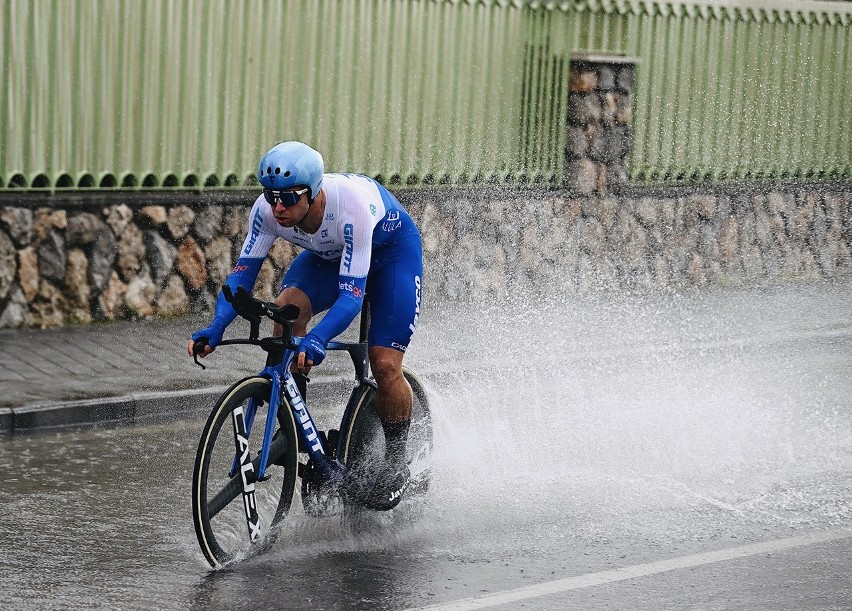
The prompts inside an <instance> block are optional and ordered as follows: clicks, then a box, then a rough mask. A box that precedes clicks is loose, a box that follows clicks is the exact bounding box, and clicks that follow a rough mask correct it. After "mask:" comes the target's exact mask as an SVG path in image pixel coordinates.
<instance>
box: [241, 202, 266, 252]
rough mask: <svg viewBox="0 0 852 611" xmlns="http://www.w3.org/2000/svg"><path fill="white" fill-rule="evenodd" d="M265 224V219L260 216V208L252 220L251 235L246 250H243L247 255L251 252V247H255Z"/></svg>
mask: <svg viewBox="0 0 852 611" xmlns="http://www.w3.org/2000/svg"><path fill="white" fill-rule="evenodd" d="M262 226H263V219H262V218H260V210H259V209H258V211H257V212H255V213H254V218H253V219H252V221H251V235H250V236H249V241H248V244H246V247H245V250H243V254H244V255H247V254H249V253H250V252H251V249H252V248H254V243H255V242H257V238H258V236H260V228H261V227H262Z"/></svg>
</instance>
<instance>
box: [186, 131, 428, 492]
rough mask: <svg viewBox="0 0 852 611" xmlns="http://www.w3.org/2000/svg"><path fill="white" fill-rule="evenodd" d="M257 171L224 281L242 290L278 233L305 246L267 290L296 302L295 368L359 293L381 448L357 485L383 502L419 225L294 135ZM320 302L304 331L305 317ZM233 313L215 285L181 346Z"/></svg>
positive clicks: (390, 475) (391, 466) (398, 464)
mask: <svg viewBox="0 0 852 611" xmlns="http://www.w3.org/2000/svg"><path fill="white" fill-rule="evenodd" d="M257 177H258V180H259V181H260V183H261V185H262V186H263V193H262V194H261V195H260V196H258V198H257V200H256V201H255V202H254V206H253V207H252V209H251V213H250V215H249V230H248V234H247V235H246V238H245V241H244V242H243V246H242V249H241V251H240V257H239V259H238V260H237V263H236V266H235V267H234V270H233V271H232V272H231V274H230V275H229V276H228V278H227V280H226V284H227V285H228V286H230V287H231V290H232V291H236V289H237V287H239V286H242V287H244V288H245V289H246V290H248V291H251V289H252V287H253V286H254V283H255V280H256V279H257V275H258V272H259V271H260V267H261V265H262V263H263V261H264V259H265V258H266V255H267V253H268V252H269V249H270V248H271V246H272V243H273V242H274V241H275V240H276V239H277V238H283V239H285V240H287V241H288V242H292V243H293V244H296V245H297V246H301V247H302V248H304V251H302V252H301V253H300V254H299V255H298V256H297V257H296V258H295V259H294V260H293V263H292V264H291V265H290V268H289V269H288V270H287V272H286V273H285V275H284V279H283V281H282V283H281V292H280V294H279V296H278V298H277V299H276V300H275V301H276V303H277V304H278V305H285V304H295V305H297V306H298V307H299V311H300V315H299V318H298V320H297V321H296V322H295V324H294V329H293V332H294V334H295V335H301V336H304V339H303V340H302V342H301V344H300V346H299V350H298V354H297V357H296V360H295V361H294V367H295V371H294V374H295V375H296V376H297V377H300V376H302V375H307V374H308V373H309V372H310V369H311V367H312V366H314V365H319V364H320V363H321V362H322V360H323V359H324V358H325V347H326V345H327V344H328V342H329V341H330V340H331V339H332V338H334V337H335V336H337V335H338V334H340V333H342V332H343V331H344V330H345V329H346V328H347V327H348V326H349V325H350V323H351V322H352V321H353V320H354V319H355V317H356V316H357V315H358V313H359V312H360V311H361V306H362V303H363V300H364V298H365V297H364V296H365V293H366V295H367V297H366V298H367V299H368V300H369V302H370V312H371V321H370V329H369V332H368V337H367V342H368V345H369V358H370V366H371V368H372V371H373V375H374V376H375V379H376V384H377V386H378V389H377V392H376V412H377V413H378V415H379V418H380V419H381V422H382V428H383V429H384V433H385V439H386V448H387V449H386V457H385V458H386V460H385V464H384V465H382V466H381V468H380V469H379V470H378V474H377V475H376V476H375V477H371V478H369V482H367V483H366V484H365V482H364V481H360V482H358V485H359V487H360V490H361V492H360V494H361V495H362V496H364V497H366V500H367V502H368V503H369V504H370V505H371V506H373V507H375V508H377V509H391V508H393V507H394V506H396V504H397V503H399V500H400V498H401V497H402V493H403V492H404V490H405V487H406V486H407V484H408V482H409V479H410V474H409V471H408V466H407V464H406V454H405V450H406V445H407V439H408V430H409V426H410V423H411V408H412V400H413V399H412V391H411V387H410V386H409V384H408V382H407V381H406V380H405V378H404V377H403V375H402V359H403V356H404V354H405V350H406V348H408V345H409V343H410V342H411V337H412V335H413V333H414V330H415V327H416V326H417V320H418V318H419V315H420V296H421V278H422V275H423V255H422V248H421V241H420V233H419V232H418V230H417V226H416V225H415V223H414V221H413V220H412V219H411V217H410V216H409V215H408V213H407V212H406V211H405V209H404V208H403V207H402V205H401V204H400V203H399V202H398V201H397V200H396V198H394V196H393V195H391V193H390V192H389V191H388V190H387V189H385V188H384V187H382V186H381V185H380V184H378V183H377V182H375V181H374V180H372V179H370V178H368V177H366V176H361V175H358V174H326V173H325V169H324V163H323V158H322V156H321V155H320V154H319V153H318V152H317V151H315V150H314V149H312V148H311V147H309V146H308V145H306V144H304V143H302V142H282V143H281V144H278V145H276V146H274V147H272V148H271V149H270V150H269V151H268V152H267V153H266V154H265V155H264V156H263V157H262V158H261V160H260V164H259V166H258V170H257ZM326 310H327V312H326V314H325V316H324V317H323V318H322V320H320V321H319V323H318V324H316V325H315V326H314V327H313V328H312V329H311V331H310V332H309V333H308V332H307V325H308V321H309V320H310V319H311V318H312V317H313V315H314V314H318V313H320V312H324V311H326ZM234 318H236V313H235V312H234V309H233V307H232V306H231V305H230V304H229V303H228V302H227V301H226V300H225V298H224V295H223V294H222V293H221V292H220V293H219V297H218V300H217V302H216V309H215V313H214V315H213V320H212V321H211V323H210V325H209V326H207V327H206V328H204V329H201V330H199V331H196V332H195V333H193V334H192V339H191V340H190V341H189V342H188V344H187V349H188V352H189V354H190V356H192V355H193V346H194V343H195V341H197V340H203V341H204V343H205V344H206V345H205V347H204V350H203V351H202V352H200V353H199V356H202V357H204V356H207V355H208V354H209V353H210V352H212V351H213V349H215V348H216V346H217V344H218V343H219V342H220V341H221V340H222V335H223V333H224V331H225V328H226V327H227V326H228V325H229V324H230V323H231V322H232V321H233V320H234ZM279 332H280V331H279ZM302 383H304V379H302ZM356 475H357V474H356Z"/></svg>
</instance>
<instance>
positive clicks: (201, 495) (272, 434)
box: [192, 286, 432, 568]
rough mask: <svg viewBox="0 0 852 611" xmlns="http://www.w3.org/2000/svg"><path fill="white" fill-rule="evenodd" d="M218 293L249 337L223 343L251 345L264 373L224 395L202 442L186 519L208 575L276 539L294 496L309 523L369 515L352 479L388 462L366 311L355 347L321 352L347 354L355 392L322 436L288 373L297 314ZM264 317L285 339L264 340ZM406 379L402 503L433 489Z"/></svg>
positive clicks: (418, 398)
mask: <svg viewBox="0 0 852 611" xmlns="http://www.w3.org/2000/svg"><path fill="white" fill-rule="evenodd" d="M223 292H224V293H225V297H226V299H228V301H229V302H230V303H231V304H232V305H233V306H234V309H235V310H236V312H237V314H238V315H240V316H242V317H243V318H245V319H247V320H248V321H249V323H250V331H249V337H248V338H243V339H229V340H224V341H222V342H220V343H219V346H225V345H231V344H250V345H253V346H258V347H259V348H261V349H262V350H264V351H265V352H266V354H267V356H266V366H265V367H264V369H263V370H262V371H261V372H260V373H258V374H257V375H256V376H251V377H247V378H244V379H242V380H240V381H238V382H236V383H235V384H233V385H232V386H231V387H230V388H228V390H226V391H225V392H224V394H222V396H221V397H220V398H219V400H218V401H217V403H216V405H215V407H214V408H213V410H212V411H211V413H210V416H209V417H208V419H207V422H206V424H205V425H204V429H203V431H202V434H201V439H200V441H199V443H198V451H197V453H196V457H195V468H194V472H193V480H192V517H193V522H194V523H195V533H196V535H197V537H198V543H199V545H200V546H201V551H202V553H203V554H204V557H205V558H206V559H207V561H208V562H209V563H210V565H211V566H212V567H214V568H217V567H220V566H222V565H224V564H227V563H229V562H231V561H233V560H236V559H239V558H242V557H245V556H247V555H249V554H250V553H251V552H252V550H257V549H264V548H265V547H266V546H268V545H269V544H271V543H272V542H274V541H276V539H278V535H279V534H280V533H281V532H283V529H282V528H281V526H282V522H283V521H284V519H285V518H286V517H287V516H288V514H289V513H290V511H291V509H293V508H294V501H295V499H296V497H297V494H298V495H300V496H301V504H302V507H303V510H304V512H305V514H307V515H309V516H318V517H319V516H325V515H329V514H330V513H335V511H336V510H337V509H339V511H337V513H339V514H340V515H342V516H343V517H344V519H348V518H352V517H354V516H357V515H360V514H361V513H362V512H364V511H370V510H371V509H373V508H371V507H370V506H369V501H368V500H366V498H365V497H363V496H362V495H360V494H359V493H358V492H357V491H358V490H362V489H363V486H359V485H357V484H358V481H357V480H358V479H362V480H363V479H365V478H370V477H372V476H373V475H374V472H375V471H376V469H375V468H374V469H371V467H376V468H377V467H379V466H380V465H381V464H382V463H383V461H384V456H385V440H384V432H383V429H382V426H381V422H380V420H379V417H378V415H377V414H376V410H375V395H376V383H375V381H374V380H373V379H371V378H370V372H369V359H368V357H367V343H366V341H365V340H364V338H365V335H366V329H367V321H368V319H369V315H368V312H367V310H368V308H367V307H365V311H362V316H361V332H360V338H359V341H358V342H330V343H329V345H328V347H327V349H328V350H329V351H335V350H340V351H346V352H348V353H349V356H350V357H351V359H352V364H353V366H354V370H355V386H354V388H353V389H352V391H351V393H350V395H349V399H348V401H347V403H346V406H345V408H344V410H343V416H342V418H341V421H340V428H339V429H331V430H329V431H321V430H319V429H318V427H317V425H316V423H315V421H314V419H313V417H312V416H311V414H310V412H309V411H308V405H307V403H306V401H305V398H304V397H303V394H304V393H303V391H301V390H300V389H299V384H297V381H296V379H295V378H294V376H293V374H292V373H291V371H290V366H291V363H292V361H293V359H294V357H295V355H296V350H297V348H298V341H299V338H295V337H293V335H292V331H293V322H294V321H295V320H296V318H297V317H298V314H299V310H298V308H297V307H295V306H292V305H291V306H284V307H280V306H277V305H276V304H274V303H271V302H264V301H261V300H257V299H254V298H252V297H251V295H249V293H248V292H247V291H245V290H244V289H242V288H240V289H238V290H237V291H236V293H232V292H231V291H230V289H229V288H228V287H227V286H225V287H223ZM365 303H366V301H365ZM264 318H268V319H270V320H272V321H273V322H275V323H278V324H280V325H281V326H282V327H283V330H284V331H283V334H282V335H281V336H273V337H263V338H261V337H260V324H261V321H262V320H263V319H264ZM201 349H203V341H202V342H201V344H199V342H196V345H195V347H194V353H195V354H196V355H197V354H198V353H199V351H200V350H201ZM196 363H198V359H197V356H196ZM198 364H199V365H201V363H198ZM202 367H203V365H202ZM403 374H404V376H405V378H406V380H407V381H408V383H409V384H410V385H411V389H412V391H413V395H414V402H413V409H412V418H411V428H410V432H409V439H408V447H407V456H406V459H407V461H408V466H409V470H410V472H411V480H410V482H409V484H408V486H407V487H406V489H405V492H404V496H403V502H405V500H406V499H409V500H411V499H416V498H417V497H419V496H422V495H424V493H425V492H426V491H427V490H428V487H429V479H430V469H431V458H432V419H431V414H430V411H429V401H428V398H427V395H426V391H425V389H424V387H423V384H422V383H421V381H420V380H419V379H418V377H417V376H416V375H415V374H414V373H413V372H412V371H410V370H409V369H407V368H404V369H403ZM353 475H356V476H357V477H355V478H353V477H352V476H353ZM353 482H354V483H355V484H356V485H354V486H353V485H352V484H353ZM362 483H363V482H362Z"/></svg>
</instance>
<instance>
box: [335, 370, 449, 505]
mask: <svg viewBox="0 0 852 611" xmlns="http://www.w3.org/2000/svg"><path fill="white" fill-rule="evenodd" d="M403 375H404V376H405V379H406V380H407V381H408V383H409V384H410V385H411V389H412V391H413V393H414V403H413V405H412V411H411V428H410V429H409V433H408V445H407V448H406V460H407V462H408V469H409V471H410V473H411V482H410V483H409V485H408V487H407V489H406V491H405V495H404V496H403V503H405V502H406V501H415V502H416V501H421V502H422V500H423V497H424V496H425V493H426V492H427V490H428V489H429V482H430V480H431V473H432V414H431V412H430V411H429V399H428V397H427V395H426V390H425V388H424V387H423V383H422V382H421V381H420V379H419V378H418V377H417V375H416V374H415V373H414V372H413V371H411V370H409V369H407V368H405V367H403ZM375 397H376V393H375V390H374V389H373V388H372V387H370V386H368V385H363V386H362V387H361V389H360V391H359V394H358V396H357V398H356V400H355V401H354V404H353V405H354V407H352V413H351V414H348V416H349V417H348V418H344V422H343V425H342V427H341V431H340V457H341V459H342V460H343V463H344V464H345V465H346V467H347V469H355V470H356V472H362V473H367V474H369V473H370V472H371V471H372V470H373V469H372V467H374V466H380V465H382V464H383V463H384V457H385V435H384V431H383V429H382V423H381V421H380V420H379V416H378V414H377V413H376V404H375ZM344 508H345V514H346V515H347V516H350V517H351V516H353V515H357V514H358V513H360V507H359V506H357V505H356V504H355V503H354V502H351V501H350V502H346V503H345V505H344Z"/></svg>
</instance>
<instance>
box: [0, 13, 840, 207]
mask: <svg viewBox="0 0 852 611" xmlns="http://www.w3.org/2000/svg"><path fill="white" fill-rule="evenodd" d="M0 37H2V41H0V48H1V49H2V53H3V62H2V74H0V78H2V82H3V83H4V86H5V91H4V92H3V93H2V95H1V96H0V189H2V190H9V189H60V190H61V189H81V188H82V189H88V188H94V189H99V188H199V187H201V188H204V187H206V188H222V187H237V186H242V185H245V184H250V183H251V181H252V176H253V172H254V168H255V164H256V161H257V159H258V158H259V157H260V155H261V154H262V153H263V152H264V150H266V149H267V148H268V147H269V146H271V145H272V144H274V143H276V142H278V141H281V140H284V139H301V140H305V141H307V142H310V143H311V144H312V145H314V146H315V147H316V148H318V149H319V150H321V151H322V152H323V153H324V155H325V157H326V161H327V165H328V167H329V168H330V169H334V170H352V171H360V172H364V173H367V174H370V175H373V176H378V177H380V178H381V179H382V180H383V181H385V182H387V183H389V184H403V185H406V184H407V185H421V184H444V183H449V184H457V183H463V182H469V181H480V180H481V181H496V182H504V181H517V180H536V181H543V182H550V183H558V182H559V181H561V179H562V172H563V165H564V154H563V150H564V146H565V121H566V117H565V115H566V106H567V95H568V91H567V82H568V70H569V57H570V54H571V53H572V52H577V51H593V52H611V53H620V54H627V55H632V56H636V57H638V58H639V59H640V62H641V63H640V65H639V68H638V73H637V83H636V91H635V92H634V136H633V142H634V149H633V153H632V157H631V160H630V173H631V177H632V178H633V179H634V180H638V181H650V182H661V181H662V182H666V181H677V180H686V181H689V180H703V179H705V178H711V179H723V178H726V177H731V178H748V177H761V176H767V177H768V176H772V177H785V176H790V177H793V176H796V177H807V176H811V175H819V176H822V175H835V176H842V177H847V178H848V177H850V176H852V143H850V133H852V110H850V109H852V103H850V99H852V7H850V5H849V3H838V2H795V1H786V0H705V1H704V2H700V3H690V2H678V1H674V0H672V1H669V2H661V1H652V0H575V1H572V2H563V3H558V2H522V1H520V0H514V1H512V0H504V1H500V0H480V1H462V0H458V1H451V0H275V1H273V0H183V1H182V2H172V1H171V0H4V2H3V3H2V7H0Z"/></svg>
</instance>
